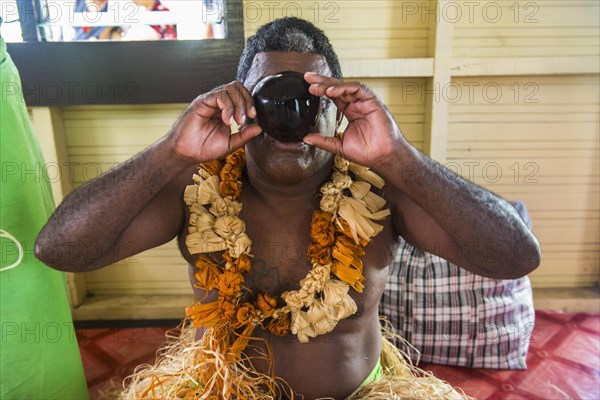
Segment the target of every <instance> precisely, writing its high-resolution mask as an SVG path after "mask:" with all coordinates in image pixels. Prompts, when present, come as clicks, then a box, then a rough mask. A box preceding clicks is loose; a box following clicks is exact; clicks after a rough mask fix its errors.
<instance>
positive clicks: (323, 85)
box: [304, 72, 375, 116]
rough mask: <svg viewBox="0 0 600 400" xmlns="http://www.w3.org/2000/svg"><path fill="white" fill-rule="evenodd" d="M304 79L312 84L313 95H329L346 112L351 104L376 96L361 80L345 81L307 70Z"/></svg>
mask: <svg viewBox="0 0 600 400" xmlns="http://www.w3.org/2000/svg"><path fill="white" fill-rule="evenodd" d="M304 79H305V80H306V82H308V83H309V84H310V88H309V91H310V92H311V93H312V94H313V95H315V96H327V97H329V98H330V99H332V100H333V102H334V104H335V105H336V107H337V108H338V110H340V111H341V112H342V113H344V114H345V111H346V108H347V107H348V105H349V104H352V103H356V102H358V101H361V100H368V99H372V98H374V97H375V95H374V94H373V92H371V90H370V89H369V88H368V87H367V86H365V85H364V84H362V83H360V82H343V81H341V80H339V79H336V78H332V77H329V76H324V75H319V74H315V73H313V72H307V73H306V74H305V75H304ZM346 116H347V115H346Z"/></svg>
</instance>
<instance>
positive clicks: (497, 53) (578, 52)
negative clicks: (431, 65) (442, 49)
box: [454, 46, 600, 59]
mask: <svg viewBox="0 0 600 400" xmlns="http://www.w3.org/2000/svg"><path fill="white" fill-rule="evenodd" d="M598 54H600V50H599V49H598V47H596V46H570V47H562V48H556V47H531V48H525V47H495V48H487V47H483V48H482V47H470V48H456V49H455V50H454V56H455V57H457V58H491V59H496V58H500V59H503V58H520V57H566V56H568V57H593V56H597V55H598Z"/></svg>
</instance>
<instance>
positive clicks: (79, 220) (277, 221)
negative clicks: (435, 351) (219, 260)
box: [36, 53, 540, 399]
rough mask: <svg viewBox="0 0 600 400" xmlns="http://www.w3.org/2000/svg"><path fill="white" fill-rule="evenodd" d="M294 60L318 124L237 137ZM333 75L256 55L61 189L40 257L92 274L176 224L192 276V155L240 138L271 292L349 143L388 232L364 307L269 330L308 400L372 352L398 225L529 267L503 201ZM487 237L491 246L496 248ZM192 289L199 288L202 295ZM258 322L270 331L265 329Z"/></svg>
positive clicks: (214, 152) (498, 261)
mask: <svg viewBox="0 0 600 400" xmlns="http://www.w3.org/2000/svg"><path fill="white" fill-rule="evenodd" d="M288 70H292V71H299V72H303V73H304V72H306V71H311V72H314V73H313V74H306V75H305V79H306V81H307V82H309V83H310V84H311V89H310V90H311V92H312V93H313V94H315V95H318V96H326V97H327V98H329V99H330V100H331V101H329V102H328V104H327V105H326V106H325V108H324V109H323V112H322V114H321V118H320V120H319V124H318V125H317V127H316V130H318V131H319V133H315V134H311V135H309V136H307V137H306V138H305V139H304V143H296V144H292V145H283V144H281V143H279V142H276V141H274V140H273V139H271V138H270V137H268V136H266V135H265V134H263V133H261V131H260V128H259V127H257V126H256V125H247V126H246V127H245V128H244V129H242V130H241V132H238V133H236V134H234V135H231V129H230V124H231V120H232V118H233V119H234V120H235V121H236V122H237V123H238V125H244V123H246V120H247V118H255V117H256V113H255V110H254V109H253V103H252V97H251V95H250V92H251V90H252V88H253V87H254V85H255V84H256V83H257V82H258V81H259V80H260V79H261V78H262V77H265V76H268V75H271V74H273V73H276V72H280V71H288ZM330 75H331V71H330V70H329V67H328V65H327V63H326V61H325V59H324V58H323V57H321V56H319V55H315V54H303V53H260V54H258V55H257V56H256V57H255V59H254V63H253V66H252V68H251V70H250V72H249V74H248V77H247V79H246V81H245V82H244V83H243V84H242V83H240V82H233V83H231V84H229V85H226V86H223V87H220V88H217V89H215V90H214V91H212V92H210V93H207V94H205V95H202V96H200V97H199V98H198V99H196V100H195V101H194V102H193V103H192V104H191V105H190V107H189V108H188V110H186V111H185V112H184V113H183V114H182V115H181V116H180V118H179V119H178V121H177V122H176V123H175V125H174V126H173V129H172V130H171V132H169V134H168V135H167V136H166V137H165V138H163V139H161V140H160V141H158V142H157V143H155V144H154V145H152V146H151V147H149V148H148V149H146V150H145V151H144V152H142V153H140V154H139V155H138V156H136V157H134V158H133V159H132V160H130V161H129V162H127V163H125V164H123V165H121V166H120V167H118V168H116V171H115V170H113V171H110V172H108V173H107V174H105V175H103V176H101V177H99V178H98V179H96V180H95V181H93V182H90V183H89V184H87V185H85V186H83V187H82V188H80V189H79V190H78V191H76V192H75V193H73V194H72V195H71V196H69V197H68V198H67V199H66V200H65V201H64V202H63V204H62V205H61V206H60V207H59V209H58V210H57V211H56V213H55V214H54V216H53V217H52V218H51V220H50V221H49V222H48V224H47V226H46V227H45V228H44V229H43V231H42V232H41V234H40V236H39V237H38V241H37V244H36V255H37V256H38V258H40V259H42V260H43V261H45V262H46V263H47V264H48V265H51V266H53V267H54V268H57V269H61V270H65V271H89V270H93V269H96V268H100V267H102V266H105V265H108V264H110V263H112V262H115V261H117V260H119V259H122V258H126V257H129V256H131V255H134V254H136V253H138V252H140V251H143V250H145V249H148V248H151V247H155V246H157V245H160V244H162V243H166V242H167V241H169V240H171V239H172V238H173V237H175V236H176V235H179V239H180V247H181V251H182V255H183V256H184V258H185V259H186V260H187V261H188V262H189V263H190V274H191V275H192V274H193V272H194V267H191V265H192V264H193V263H194V262H195V260H196V259H197V257H198V255H194V256H192V255H190V254H189V253H188V252H187V249H186V247H185V234H186V232H187V215H188V214H187V207H186V206H185V204H184V203H183V202H182V194H183V190H184V188H185V186H186V185H188V184H191V183H192V181H191V176H192V175H193V173H194V172H195V165H197V164H198V163H200V162H204V161H209V160H213V159H216V158H222V157H224V156H225V155H226V154H227V153H229V152H231V151H233V150H234V149H236V148H239V147H241V146H244V145H245V146H246V155H247V172H246V174H245V175H244V178H243V180H244V186H243V189H244V191H243V193H242V196H241V201H242V203H243V205H244V208H243V210H242V213H241V218H242V219H243V220H244V221H245V222H246V229H247V233H248V235H249V236H250V237H251V238H252V240H253V248H252V249H253V251H252V253H253V254H254V256H255V257H254V260H253V270H252V271H251V272H250V274H248V276H247V277H246V284H247V286H248V288H249V289H250V290H251V291H252V293H253V294H256V293H258V292H259V291H266V292H267V293H269V294H272V295H279V294H281V292H283V291H285V290H290V289H297V288H298V282H299V281H300V280H301V279H302V278H303V277H304V276H305V275H306V273H307V272H308V270H309V268H310V263H309V261H308V259H307V258H306V256H305V254H306V249H307V246H308V243H309V236H308V232H309V226H310V217H311V214H312V212H313V210H315V209H317V208H318V201H319V197H318V196H317V193H318V189H319V187H320V185H321V184H322V183H323V182H325V181H326V180H327V179H329V177H330V174H331V162H332V158H333V154H334V153H336V154H343V155H344V156H345V157H346V158H347V159H349V160H351V161H354V162H357V163H359V164H361V165H365V166H368V167H371V168H372V169H373V170H374V171H375V172H377V173H378V174H379V175H381V176H382V177H383V178H384V179H385V180H386V183H387V186H386V187H385V189H384V191H383V193H382V194H383V196H384V197H385V198H386V200H387V201H388V206H389V208H390V210H391V211H392V216H391V217H389V218H387V219H386V220H384V221H382V224H383V225H384V230H383V232H382V233H381V234H379V235H378V236H377V237H376V238H375V239H374V240H373V241H372V242H371V243H370V244H369V245H368V246H367V247H366V248H365V250H366V254H365V256H363V262H364V265H365V270H364V274H365V277H366V285H365V290H364V292H363V293H362V294H357V293H352V297H353V298H354V299H355V301H356V303H357V306H358V312H357V314H355V315H353V316H352V317H350V318H347V319H346V320H343V321H341V322H340V323H339V324H338V326H337V327H336V329H335V330H334V331H333V332H331V333H329V334H327V335H323V336H321V337H319V338H317V339H315V340H311V341H310V343H307V344H301V343H299V342H298V341H297V340H296V339H295V338H294V337H293V336H287V337H284V338H277V337H268V341H269V343H271V345H272V349H273V354H274V360H275V373H276V375H278V376H281V377H282V378H283V379H285V380H286V381H287V382H288V383H289V384H290V386H291V387H292V388H293V389H294V391H295V392H296V393H299V394H302V395H304V398H306V399H314V398H318V397H333V398H337V399H341V398H344V397H346V396H347V395H348V394H350V393H351V392H352V391H353V390H354V389H356V387H358V386H359V384H360V383H361V382H362V381H363V380H364V379H365V377H366V376H367V375H368V374H369V372H370V371H371V370H372V369H373V367H374V365H375V363H376V361H377V359H378V358H379V355H380V352H381V334H380V330H379V323H378V312H377V311H378V307H377V306H378V303H379V299H380V297H381V293H382V291H383V288H384V285H385V280H386V276H387V269H386V266H387V265H388V264H389V262H390V261H391V259H392V256H393V254H394V253H395V250H396V246H397V240H398V237H399V236H400V235H401V236H403V237H404V238H405V239H407V240H408V241H410V242H412V243H413V244H415V245H416V246H417V247H420V248H422V249H424V250H427V251H430V252H432V253H435V254H438V255H441V256H443V257H445V258H446V259H448V260H449V261H451V262H453V263H455V264H457V265H460V266H461V267H463V268H465V269H468V270H470V271H472V272H474V273H478V274H480V275H484V276H488V277H493V278H517V277H520V276H523V275H525V274H527V273H529V272H531V271H532V270H533V269H535V268H536V267H537V266H538V265H539V260H540V253H539V246H538V244H537V241H536V239H535V237H533V236H532V234H531V233H530V231H529V230H528V229H527V227H526V226H525V225H524V224H523V222H522V221H521V219H520V218H519V216H518V214H517V213H516V212H515V211H514V209H513V208H512V207H511V206H510V205H509V204H508V203H507V202H505V201H504V200H502V199H500V198H499V197H497V196H495V195H493V194H491V193H489V192H487V191H485V190H483V189H481V188H479V187H477V186H475V185H474V184H472V183H470V182H468V181H466V180H464V179H462V178H459V177H457V176H455V175H452V174H450V173H448V172H446V171H445V170H443V169H441V168H440V167H439V166H438V164H436V163H435V162H434V161H433V160H431V159H429V158H427V157H425V156H423V155H421V154H420V153H418V152H417V151H416V150H415V149H414V147H412V146H411V145H410V144H409V143H408V142H407V141H406V140H405V139H404V137H403V136H402V134H401V133H400V129H399V128H398V126H397V125H396V123H395V122H394V120H393V118H392V116H391V114H390V113H389V111H388V110H387V108H386V107H385V106H384V105H383V103H381V101H380V100H379V99H378V98H377V97H376V96H374V95H373V94H372V93H371V91H370V90H369V89H368V88H367V87H365V86H364V85H362V84H359V83H345V82H342V81H338V80H336V79H334V78H331V77H330ZM339 113H343V114H344V115H345V116H346V117H347V118H348V121H349V125H348V128H347V129H346V131H345V134H344V137H343V139H338V138H334V133H335V131H336V128H337V127H336V121H337V120H338V117H339V115H340V114H339ZM157 166H161V167H160V168H158V167H157ZM448 199H452V201H448ZM99 232H101V233H102V234H99ZM71 238H78V240H77V241H72V240H71ZM90 243H93V244H94V246H95V248H98V249H99V251H98V254H99V256H97V257H94V258H92V259H90V258H89V257H86V254H89V253H86V251H85V250H86V249H87V248H89V244H90ZM491 247H493V249H496V250H497V251H496V252H495V253H493V257H490V254H491V253H490V250H489V249H490V248H491ZM449 250H450V251H449ZM515 254H518V256H515ZM195 290H196V295H197V296H198V298H199V299H204V300H205V301H207V300H208V299H207V298H206V296H205V293H203V292H201V291H199V290H198V289H195ZM208 295H209V297H210V296H211V294H210V293H209V294H208ZM254 333H255V335H256V336H259V337H264V338H267V336H266V334H265V333H264V331H262V330H261V329H260V328H257V329H256V330H255V332H254Z"/></svg>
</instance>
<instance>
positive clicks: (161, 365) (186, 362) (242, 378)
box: [106, 326, 470, 400]
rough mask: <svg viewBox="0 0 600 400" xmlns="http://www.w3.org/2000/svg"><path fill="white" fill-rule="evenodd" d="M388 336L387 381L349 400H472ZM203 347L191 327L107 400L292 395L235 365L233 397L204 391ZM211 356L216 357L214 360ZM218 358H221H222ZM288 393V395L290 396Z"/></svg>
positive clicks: (228, 374)
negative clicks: (422, 367) (275, 391)
mask: <svg viewBox="0 0 600 400" xmlns="http://www.w3.org/2000/svg"><path fill="white" fill-rule="evenodd" d="M383 335H384V339H383V348H382V355H381V364H382V368H383V377H382V378H381V379H379V380H377V381H375V382H372V383H370V384H368V385H366V386H363V387H361V388H358V389H357V390H356V391H355V392H354V393H352V394H351V395H350V396H349V397H348V398H347V400H360V399H369V400H390V399H393V400H395V399H403V400H404V399H414V400H422V399H432V400H435V399H439V400H454V399H461V400H462V399H470V398H469V397H468V396H466V395H465V394H464V393H462V392H459V391H457V390H455V389H454V388H452V386H450V385H449V384H448V383H446V382H444V381H442V380H440V379H438V378H436V377H434V376H433V375H432V374H431V373H430V372H425V371H422V370H420V369H419V368H417V367H415V366H414V365H412V363H411V362H410V360H409V359H408V356H407V355H406V353H404V352H402V351H400V350H398V348H396V347H395V346H394V345H393V344H392V342H391V341H390V340H389V339H391V338H392V337H395V338H396V339H398V336H397V335H394V334H392V333H390V332H388V331H385V330H384V331H383ZM168 336H169V335H168ZM205 336H206V335H205ZM199 343H200V342H196V341H195V329H194V328H193V327H191V326H188V327H185V328H184V329H183V332H182V333H181V334H180V335H177V337H176V336H174V335H173V333H171V334H170V343H169V344H167V345H166V346H165V347H164V348H162V349H161V350H159V352H158V358H157V362H156V363H155V364H154V365H140V366H139V367H138V368H136V371H135V372H134V374H133V375H131V376H130V377H128V378H127V380H126V381H125V384H126V388H125V390H124V391H122V392H121V393H120V394H119V395H113V396H110V397H109V396H106V398H107V399H108V398H112V399H115V398H118V399H119V400H142V399H143V400H151V399H152V400H154V399H161V400H162V399H169V400H171V399H185V400H188V399H210V400H212V399H228V398H231V399H238V398H239V399H252V400H255V399H271V400H272V399H274V396H273V394H272V392H271V393H268V392H266V391H264V390H263V389H260V388H261V387H265V382H268V383H270V384H275V385H276V386H278V387H279V388H280V389H279V390H280V392H279V393H280V394H281V395H282V396H286V397H287V396H290V394H289V393H290V391H289V390H285V389H281V387H284V386H285V385H283V386H282V381H281V380H278V379H277V378H273V377H270V376H268V375H263V374H256V373H254V374H253V373H252V372H249V371H248V369H247V368H246V367H239V366H236V365H231V366H227V367H225V368H224V369H221V370H220V371H219V374H220V375H223V374H224V375H225V376H221V377H220V379H221V378H225V379H226V380H231V381H232V386H231V389H232V390H230V391H229V392H228V393H229V394H227V395H225V394H223V393H211V391H210V390H208V391H207V390H199V385H198V382H197V381H196V380H197V378H195V375H197V369H198V368H197V367H196V366H195V365H192V364H197V361H198V354H197V353H198V351H199ZM195 353H196V354H195ZM200 353H201V354H204V353H202V350H200ZM209 357H214V355H210V356H209ZM217 358H219V357H218V356H217ZM221 362H223V363H226V362H225V360H221ZM212 363H215V361H214V360H213V361H212ZM216 363H217V364H219V363H220V362H219V361H217V362H216ZM200 364H201V368H202V367H204V368H206V366H207V365H202V362H200ZM221 367H223V365H221ZM223 371H225V372H223ZM257 376H259V378H257ZM244 382H247V383H249V385H245V383H244ZM252 382H255V384H252ZM209 383H210V382H209ZM277 383H278V385H277ZM239 385H241V386H239ZM244 385H245V386H244ZM267 386H268V384H267ZM240 387H241V389H240ZM236 390H237V391H238V392H237V393H238V394H237V395H232V394H231V393H234V391H236ZM239 390H241V392H240V391H239ZM249 391H251V393H250V392H249ZM283 393H287V395H285V394H283ZM290 397H291V396H290ZM300 398H302V397H300Z"/></svg>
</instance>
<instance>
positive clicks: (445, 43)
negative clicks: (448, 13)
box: [424, 0, 454, 162]
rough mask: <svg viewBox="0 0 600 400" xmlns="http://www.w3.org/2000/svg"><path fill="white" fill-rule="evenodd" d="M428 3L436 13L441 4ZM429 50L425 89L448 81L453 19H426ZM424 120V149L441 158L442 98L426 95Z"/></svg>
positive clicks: (444, 137) (445, 106) (444, 113)
mask: <svg viewBox="0 0 600 400" xmlns="http://www.w3.org/2000/svg"><path fill="white" fill-rule="evenodd" d="M429 4H431V5H435V8H434V9H436V10H437V11H438V14H439V12H440V10H441V8H442V7H443V4H444V3H443V1H439V0H436V1H434V2H430V3H429ZM430 29H431V31H430V47H429V49H430V53H431V54H433V57H434V59H435V63H434V67H433V77H432V79H431V80H429V81H428V83H427V87H428V90H427V91H426V92H431V91H433V90H434V88H435V87H437V86H441V87H444V86H446V85H448V84H450V80H451V76H450V67H451V62H452V47H453V34H454V23H452V22H450V21H449V20H447V19H446V18H434V19H433V21H432V22H430ZM425 112H426V124H425V130H424V135H425V136H424V144H425V153H426V154H427V155H429V156H430V157H432V158H433V159H435V160H438V161H440V162H444V161H445V159H446V146H447V143H448V140H447V137H448V114H449V105H448V102H446V101H438V100H436V98H435V96H428V97H427V98H426V108H425Z"/></svg>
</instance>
